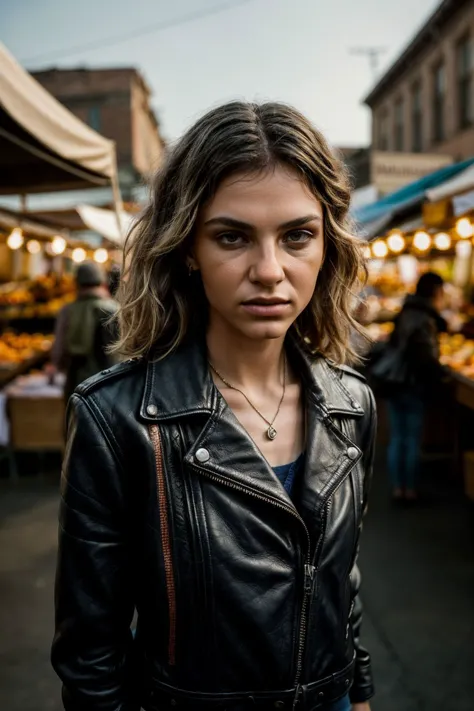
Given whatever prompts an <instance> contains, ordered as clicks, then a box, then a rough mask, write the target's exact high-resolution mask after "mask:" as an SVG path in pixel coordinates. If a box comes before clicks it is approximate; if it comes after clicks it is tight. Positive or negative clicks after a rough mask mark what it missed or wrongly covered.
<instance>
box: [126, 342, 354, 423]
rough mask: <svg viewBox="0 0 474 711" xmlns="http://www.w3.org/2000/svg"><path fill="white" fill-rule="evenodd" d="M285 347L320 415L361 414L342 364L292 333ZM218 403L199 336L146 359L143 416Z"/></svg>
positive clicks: (150, 418) (207, 409) (169, 415)
mask: <svg viewBox="0 0 474 711" xmlns="http://www.w3.org/2000/svg"><path fill="white" fill-rule="evenodd" d="M288 347H289V354H290V357H291V359H292V362H293V365H294V367H295V369H297V371H299V372H300V373H301V377H302V382H303V387H304V389H305V394H306V397H307V399H308V402H309V403H312V404H313V405H314V406H315V408H316V409H317V411H318V412H319V413H320V415H322V416H323V417H325V416H327V415H336V414H338V415H339V414H340V415H346V416H348V417H361V416H363V414H364V411H363V409H362V406H361V405H360V403H359V402H358V401H357V400H356V398H355V397H354V396H353V395H352V394H351V393H350V392H349V390H348V388H347V387H346V386H345V385H344V383H343V380H342V375H343V369H340V368H338V367H337V366H335V365H334V364H333V363H330V362H329V361H327V360H326V359H325V358H323V357H321V356H316V357H311V356H310V355H308V354H307V353H306V352H304V351H303V350H302V349H301V348H300V347H299V346H297V345H296V343H295V342H294V341H293V340H291V339H289V342H288ZM217 404H218V391H217V388H216V387H215V385H214V383H213V380H212V377H211V374H210V371H209V366H208V363H207V357H206V349H205V345H204V343H203V342H199V341H193V342H188V343H186V344H185V345H182V346H180V347H179V348H178V349H177V350H176V351H174V352H173V353H172V354H171V355H169V356H168V357H167V358H165V359H163V360H161V361H153V360H149V361H148V363H147V372H146V384H145V390H144V393H143V398H142V403H141V408H140V416H141V417H142V418H143V419H144V420H145V421H147V422H156V421H160V420H170V419H175V418H178V417H183V416H187V415H193V414H205V413H208V414H211V413H212V412H214V411H215V410H216V409H217Z"/></svg>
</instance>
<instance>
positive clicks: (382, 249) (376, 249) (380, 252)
mask: <svg viewBox="0 0 474 711" xmlns="http://www.w3.org/2000/svg"><path fill="white" fill-rule="evenodd" d="M372 254H373V255H374V257H376V258H377V259H383V258H384V257H386V256H387V254H388V247H387V245H386V244H385V242H384V241H383V239H376V240H375V242H374V243H373V244H372Z"/></svg>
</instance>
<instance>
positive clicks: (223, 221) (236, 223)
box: [204, 215, 322, 230]
mask: <svg viewBox="0 0 474 711" xmlns="http://www.w3.org/2000/svg"><path fill="white" fill-rule="evenodd" d="M315 220H317V221H318V222H321V221H322V220H321V216H320V215H305V216H304V217H297V218H296V219H295V220H290V221H289V222H283V223H282V224H281V225H279V226H278V228H279V229H288V228H291V227H302V226H303V225H307V224H308V222H314V221H315ZM204 224H205V225H206V226H208V225H225V226H226V227H236V228H237V229H241V230H253V229H254V226H253V225H251V224H249V223H248V222H242V221H241V220H235V219H234V218H233V217H227V216H226V215H220V216H219V217H212V218H211V219H210V220H207V222H205V223H204Z"/></svg>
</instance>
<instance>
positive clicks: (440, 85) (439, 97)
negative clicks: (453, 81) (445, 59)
mask: <svg viewBox="0 0 474 711" xmlns="http://www.w3.org/2000/svg"><path fill="white" fill-rule="evenodd" d="M445 96H446V70H445V67H444V64H438V66H437V67H436V68H435V70H434V72H433V141H434V142H435V143H439V142H440V141H444V139H445V129H444V104H445Z"/></svg>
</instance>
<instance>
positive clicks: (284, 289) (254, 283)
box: [190, 166, 324, 340]
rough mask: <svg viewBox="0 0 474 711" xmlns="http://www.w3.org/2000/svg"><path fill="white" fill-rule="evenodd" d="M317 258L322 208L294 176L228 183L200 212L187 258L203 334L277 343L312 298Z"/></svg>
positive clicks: (280, 172)
mask: <svg viewBox="0 0 474 711" xmlns="http://www.w3.org/2000/svg"><path fill="white" fill-rule="evenodd" d="M323 254H324V225H323V210H322V206H321V203H320V202H319V200H317V199H316V198H315V197H314V196H313V195H312V194H311V192H310V191H309V189H308V188H307V187H306V186H305V184H304V183H303V182H302V181H301V180H300V179H299V177H298V176H297V174H296V173H294V172H293V171H292V170H291V169H289V168H285V167H280V166H278V167H276V168H275V169H272V170H271V171H268V172H266V173H263V174H262V173H256V174H251V175H249V174H245V175H233V176H230V177H229V178H227V179H226V180H224V181H223V182H222V183H221V185H220V186H219V189H218V190H217V192H216V194H215V195H214V197H213V198H212V200H210V201H209V202H208V203H207V204H206V205H205V206H204V207H203V208H202V209H201V212H200V215H199V217H198V222H197V227H196V234H195V240H194V244H193V251H192V256H191V257H190V265H191V266H192V267H193V268H194V269H199V270H200V272H201V276H202V282H203V285H204V290H205V293H206V296H207V299H208V302H209V307H210V322H209V327H210V328H211V329H213V328H218V329H219V330H220V329H223V330H224V332H225V331H227V332H230V331H232V332H234V333H237V334H239V335H241V336H244V337H246V338H249V339H252V340H261V339H274V338H281V337H283V336H284V335H285V334H286V332H287V331H288V329H289V327H290V326H291V324H292V323H293V322H294V321H295V319H296V318H297V317H298V316H299V314H300V313H301V312H302V311H303V310H304V309H305V307H306V306H307V305H308V303H309V301H310V300H311V298H312V296H313V292H314V288H315V286H316V280H317V278H318V272H319V270H320V268H321V264H322V261H323Z"/></svg>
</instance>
